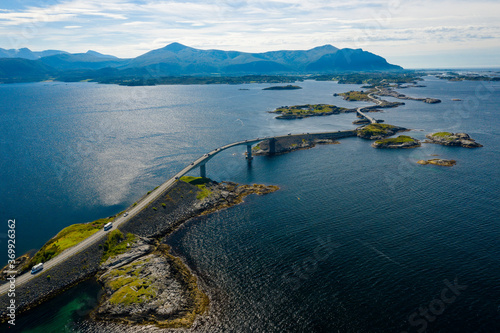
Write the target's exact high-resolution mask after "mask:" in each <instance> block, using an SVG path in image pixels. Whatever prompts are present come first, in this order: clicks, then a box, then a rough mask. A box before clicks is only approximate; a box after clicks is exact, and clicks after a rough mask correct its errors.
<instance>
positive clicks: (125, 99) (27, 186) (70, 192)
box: [0, 77, 500, 332]
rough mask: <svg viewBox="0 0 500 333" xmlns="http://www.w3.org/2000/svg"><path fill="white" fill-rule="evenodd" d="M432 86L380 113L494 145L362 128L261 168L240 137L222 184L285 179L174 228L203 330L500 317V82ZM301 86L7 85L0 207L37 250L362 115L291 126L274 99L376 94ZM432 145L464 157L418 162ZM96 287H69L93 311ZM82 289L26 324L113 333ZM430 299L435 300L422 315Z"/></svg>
mask: <svg viewBox="0 0 500 333" xmlns="http://www.w3.org/2000/svg"><path fill="white" fill-rule="evenodd" d="M425 84H426V85H427V87H426V88H408V89H405V90H401V92H403V93H405V94H408V95H410V96H415V97H436V98H440V99H442V100H443V102H442V103H441V104H437V105H428V104H424V103H421V102H413V101H408V102H407V103H406V105H404V106H401V107H399V108H397V109H388V110H386V111H385V112H383V113H379V114H376V115H375V117H376V118H382V119H385V120H386V122H387V123H391V124H395V125H400V126H405V127H408V128H412V129H414V131H412V132H409V135H412V136H414V137H416V138H418V139H423V138H424V136H425V134H426V133H429V132H433V131H438V130H450V131H464V132H467V133H469V134H470V135H471V136H472V137H473V138H475V139H476V140H477V141H478V142H480V143H482V144H483V145H484V147H483V148H480V149H463V148H453V147H442V146H437V145H424V146H422V148H418V149H413V150H403V151H401V150H398V151H394V150H375V149H373V148H371V147H370V146H369V142H368V141H364V140H361V139H357V138H349V139H344V140H342V141H341V144H339V145H326V146H318V147H316V148H314V149H309V150H303V151H298V152H294V153H292V154H287V155H281V156H276V157H272V158H270V157H257V158H255V160H254V161H253V163H252V166H251V167H250V168H249V167H248V166H247V164H246V163H245V160H244V156H243V155H242V154H243V151H244V148H238V149H235V150H234V151H229V152H225V153H224V154H220V155H221V156H219V155H218V157H217V158H216V159H214V160H212V161H211V162H210V163H209V164H208V166H207V172H208V175H209V176H210V177H212V178H213V179H215V180H231V181H236V182H241V183H265V184H276V185H279V186H280V187H281V190H280V191H278V192H275V193H273V194H270V195H267V196H263V197H250V198H247V199H246V202H245V203H244V204H242V205H239V206H237V207H234V208H231V209H228V210H224V211H221V212H219V213H216V214H212V215H210V216H207V217H203V218H198V219H194V220H192V221H190V222H189V223H187V224H186V225H185V226H183V227H182V228H181V229H180V230H179V231H178V232H176V233H175V234H174V235H173V236H172V237H171V238H169V239H168V240H167V242H168V243H169V244H171V245H172V247H173V249H174V251H175V253H176V254H178V255H180V256H181V257H183V259H184V260H185V261H186V262H187V263H188V264H189V265H190V266H191V267H193V268H194V269H195V270H196V271H197V273H198V274H199V275H200V278H201V280H202V282H203V283H204V285H205V286H206V288H207V290H209V292H210V295H211V297H212V298H213V299H214V302H213V306H212V311H211V314H210V318H209V319H207V320H206V321H205V323H204V324H203V325H200V326H199V327H198V328H197V330H198V331H202V332H227V331H230V332H273V331H276V332H279V331H293V332H401V331H409V332H417V331H418V330H422V329H423V328H424V326H425V327H426V328H427V330H428V331H429V332H496V331H499V330H500V327H499V326H498V323H499V322H500V321H499V319H500V318H499V315H500V313H499V310H500V309H499V306H500V303H499V300H500V268H499V260H498V258H500V245H499V236H500V227H499V222H500V219H499V218H498V216H499V208H498V207H499V205H498V194H499V191H498V188H499V187H498V185H499V177H498V176H499V175H498V168H497V167H496V163H497V162H498V160H499V158H498V157H499V149H498V141H499V135H498V134H497V131H498V129H499V123H500V122H499V121H498V119H497V118H496V117H498V116H499V113H498V107H497V106H498V103H500V94H499V88H500V85H499V84H498V83H477V82H455V83H448V82H445V81H440V80H437V79H435V78H432V77H430V78H428V79H427V80H426V82H425ZM300 85H301V86H303V87H304V89H302V90H298V91H262V90H261V88H263V87H264V86H265V85H245V86H225V85H223V86H161V87H118V86H103V85H96V84H80V83H78V84H61V83H50V84H46V83H43V84H25V85H9V86H0V98H1V99H2V101H7V102H6V103H5V105H6V106H7V107H6V108H4V109H2V120H1V122H0V124H1V126H2V133H3V135H2V156H8V157H9V158H8V159H2V161H3V162H2V163H3V165H2V171H1V172H2V178H1V179H2V183H3V184H2V188H5V189H7V191H6V193H5V194H4V198H3V200H2V207H1V208H2V212H6V216H9V218H12V217H15V218H16V221H17V222H18V237H19V243H20V245H19V247H18V251H19V252H22V251H26V250H29V249H31V248H37V247H40V246H41V245H42V244H43V243H44V242H45V241H46V240H47V239H49V238H50V237H51V236H52V235H54V234H55V233H56V232H57V231H58V230H60V229H61V228H62V227H64V226H66V225H69V224H72V223H77V222H85V221H89V220H92V219H95V218H99V217H102V216H106V215H110V214H113V213H116V212H117V211H119V210H120V209H123V208H124V207H126V206H127V205H129V204H130V203H132V202H134V201H135V200H136V199H137V198H139V197H140V196H141V195H142V194H143V193H144V192H146V191H147V190H149V189H151V188H153V187H155V186H157V185H158V184H159V183H161V182H163V181H164V180H165V179H166V178H167V177H169V176H170V175H172V174H174V172H175V171H177V170H179V169H180V168H182V166H183V165H185V164H187V163H189V162H190V161H191V160H193V159H194V158H196V157H198V156H199V155H201V154H203V153H204V152H205V151H207V150H209V149H213V148H214V147H217V146H220V145H223V144H226V143H229V142H233V141H236V140H239V139H245V138H254V137H259V136H264V135H271V134H285V133H288V132H294V133H301V132H315V131H322V130H337V129H338V130H342V129H349V128H352V127H353V126H352V124H351V122H352V120H354V116H353V115H352V114H347V115H345V114H344V115H338V116H336V115H334V116H329V117H319V118H308V119H304V120H295V121H280V120H276V119H273V115H271V114H268V113H266V112H265V111H269V110H272V109H274V108H275V107H278V106H281V105H293V104H305V103H332V104H337V105H341V106H351V105H352V106H354V105H364V104H363V103H359V104H355V103H354V104H352V103H349V104H347V102H344V101H342V100H341V99H340V98H338V97H333V96H332V94H333V93H334V92H343V91H347V90H353V89H358V88H359V86H350V85H337V84H335V83H332V82H312V81H306V82H304V83H300ZM242 87H244V88H248V89H250V90H238V89H240V88H242ZM452 98H460V99H462V101H461V102H453V101H451V99H452ZM434 154H437V155H439V157H442V158H451V159H455V160H457V165H456V166H455V167H453V168H439V167H434V166H421V165H418V164H416V161H417V160H419V159H422V158H431V155H434ZM35 170H36V172H34V171H35ZM28 203H29V204H28ZM35 231H36V232H35ZM455 279H456V281H457V284H459V285H463V286H466V287H463V288H464V289H463V290H458V291H457V293H459V294H458V295H456V294H449V290H448V291H447V292H445V293H444V295H445V296H448V298H446V297H445V299H449V297H450V295H455V296H456V297H455V298H454V300H453V302H451V303H444V302H443V301H442V300H441V298H442V291H443V289H445V288H448V289H449V284H450V283H451V284H453V283H454V280H455ZM447 281H448V282H447ZM97 291H98V287H96V286H95V285H94V286H92V285H82V286H78V287H76V288H74V289H73V292H74V293H75V295H81V299H82V300H81V301H80V302H81V303H82V304H86V305H87V306H89V307H90V305H88V304H93V303H92V301H85V299H87V298H86V297H89V299H92V297H95V295H96V294H97ZM85 295H89V296H85ZM92 295H94V296H92ZM78 299H80V298H78V297H77V298H75V299H72V300H69V299H68V298H64V295H62V296H61V297H58V298H56V299H54V301H53V304H55V305H53V307H54V308H59V309H60V311H59V312H60V313H68V314H70V315H61V316H59V315H57V316H51V317H47V316H43V315H40V314H41V313H43V311H46V310H44V306H42V307H40V308H39V309H37V310H34V311H32V312H30V313H28V314H26V315H25V316H21V317H19V322H22V323H23V324H22V325H23V327H22V328H21V327H19V328H18V329H19V330H22V329H28V328H30V329H34V330H35V331H36V330H38V331H40V332H41V331H44V327H49V326H46V325H55V326H53V327H66V328H67V329H68V330H72V331H82V332H99V331H102V330H104V328H103V326H102V324H92V323H89V322H88V321H86V320H85V314H86V312H85V311H82V310H79V311H77V310H75V308H76V307H78V304H80V303H78V302H79V301H78ZM75 302H76V303H75ZM77 303H78V304H77ZM75 304H76V305H75ZM441 304H443V306H442V307H440V306H441ZM421 307H422V308H423V310H422V309H420V308H421ZM429 307H431V308H432V310H433V311H434V313H433V312H429V313H428V314H427V316H428V317H426V315H425V314H421V313H420V311H424V310H425V308H429ZM59 312H58V313H59ZM414 313H416V315H414ZM23 318H24V319H23ZM105 329H106V330H107V331H123V328H122V327H119V326H118V327H117V326H106V328H105ZM58 330H59V328H57V329H53V331H58Z"/></svg>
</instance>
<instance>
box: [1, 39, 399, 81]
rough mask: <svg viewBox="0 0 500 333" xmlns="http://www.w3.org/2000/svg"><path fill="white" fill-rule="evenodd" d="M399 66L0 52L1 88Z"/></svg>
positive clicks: (191, 52) (347, 59) (246, 56)
mask: <svg viewBox="0 0 500 333" xmlns="http://www.w3.org/2000/svg"><path fill="white" fill-rule="evenodd" d="M394 70H402V68H401V67H400V66H397V65H392V64H389V63H388V62H387V61H386V60H385V59H384V58H382V57H380V56H378V55H375V54H373V53H370V52H367V51H363V50H362V49H348V48H345V49H338V48H336V47H334V46H332V45H324V46H320V47H315V48H313V49H310V50H305V51H300V50H298V51H271V52H264V53H247V52H239V51H222V50H201V49H196V48H192V47H188V46H185V45H182V44H179V43H172V44H169V45H167V46H165V47H163V48H160V49H157V50H153V51H150V52H147V53H145V54H143V55H141V56H138V57H136V58H132V59H121V58H117V57H114V56H111V55H104V54H101V53H98V52H95V51H88V52H87V53H73V54H72V53H68V52H65V51H58V50H46V51H41V52H33V51H31V50H29V49H27V48H22V49H19V50H5V49H1V48H0V82H20V81H21V82H27V81H40V80H44V79H47V78H49V77H52V78H59V77H66V78H67V77H74V78H78V79H96V77H100V76H103V75H104V76H107V77H109V76H111V77H122V76H126V77H139V76H144V75H147V76H149V77H162V76H212V75H226V76H231V75H233V76H238V75H269V74H272V75H287V74H288V75H293V74H318V73H321V74H326V73H336V72H347V71H394Z"/></svg>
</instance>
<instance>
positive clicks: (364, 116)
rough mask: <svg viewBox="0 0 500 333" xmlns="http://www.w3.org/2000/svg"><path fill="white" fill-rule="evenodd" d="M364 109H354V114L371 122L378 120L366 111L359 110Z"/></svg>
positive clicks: (374, 122)
mask: <svg viewBox="0 0 500 333" xmlns="http://www.w3.org/2000/svg"><path fill="white" fill-rule="evenodd" d="M362 109H364V108H362V107H361V108H358V109H357V110H356V114H357V115H359V116H361V117H362V118H365V119H368V120H369V121H370V123H372V124H376V123H377V122H378V121H377V120H376V119H375V118H372V117H370V116H368V115H367V114H366V113H364V112H362V111H361V110H362Z"/></svg>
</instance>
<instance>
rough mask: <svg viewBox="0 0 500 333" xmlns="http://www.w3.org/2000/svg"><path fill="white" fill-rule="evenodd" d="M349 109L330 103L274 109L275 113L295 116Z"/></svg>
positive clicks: (338, 111)
mask: <svg viewBox="0 0 500 333" xmlns="http://www.w3.org/2000/svg"><path fill="white" fill-rule="evenodd" d="M345 110H347V109H346V108H341V107H338V106H335V105H330V104H305V105H294V106H282V107H280V108H277V109H276V110H274V111H273V112H274V113H280V114H282V115H293V116H306V115H314V114H317V113H340V112H343V111H345Z"/></svg>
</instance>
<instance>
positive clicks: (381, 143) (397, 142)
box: [372, 135, 420, 149]
mask: <svg viewBox="0 0 500 333" xmlns="http://www.w3.org/2000/svg"><path fill="white" fill-rule="evenodd" d="M372 147H373V148H391V149H401V148H403V149H407V148H416V147H420V141H418V140H417V139H414V138H412V137H410V136H407V135H400V136H398V137H397V138H391V139H383V140H377V141H375V142H374V143H372Z"/></svg>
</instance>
